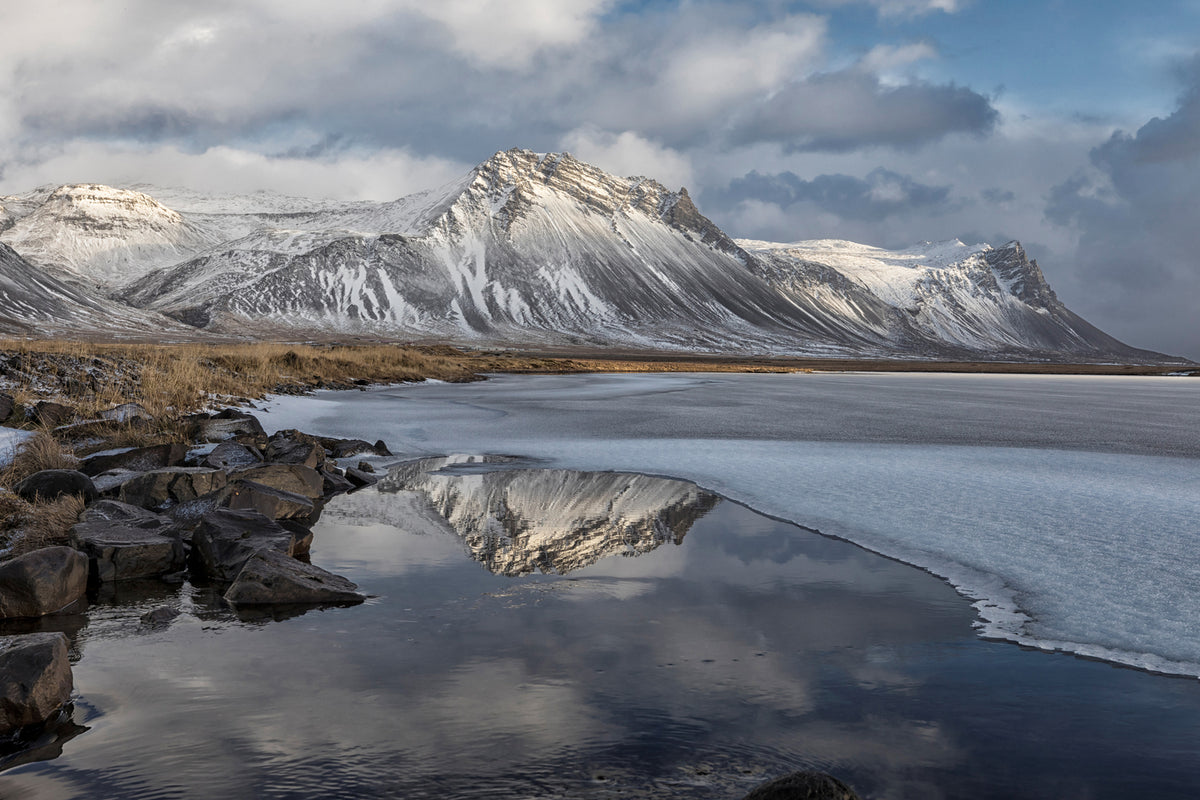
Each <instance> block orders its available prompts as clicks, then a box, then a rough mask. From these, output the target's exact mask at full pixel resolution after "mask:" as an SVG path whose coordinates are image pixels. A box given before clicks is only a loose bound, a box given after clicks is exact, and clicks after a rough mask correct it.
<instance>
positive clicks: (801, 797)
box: [743, 772, 859, 800]
mask: <svg viewBox="0 0 1200 800" xmlns="http://www.w3.org/2000/svg"><path fill="white" fill-rule="evenodd" d="M743 800H859V797H858V795H857V794H855V793H854V790H853V789H851V788H850V787H849V786H847V785H846V784H844V783H842V782H841V781H839V780H838V779H837V778H835V777H833V776H832V775H827V774H826V773H824V772H793V773H792V774H790V775H784V776H783V777H782V778H777V779H775V780H773V781H771V782H769V783H764V784H763V785H761V786H759V787H758V788H756V789H755V790H754V791H752V792H750V794H748V795H746V796H745V798H743Z"/></svg>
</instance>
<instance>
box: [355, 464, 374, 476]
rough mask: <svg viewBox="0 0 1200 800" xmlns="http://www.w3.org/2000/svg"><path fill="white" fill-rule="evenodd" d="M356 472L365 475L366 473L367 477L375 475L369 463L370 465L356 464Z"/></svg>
mask: <svg viewBox="0 0 1200 800" xmlns="http://www.w3.org/2000/svg"><path fill="white" fill-rule="evenodd" d="M358 471H359V472H365V473H367V474H368V475H374V474H375V468H374V467H373V466H371V463H370V462H369V461H360V462H358Z"/></svg>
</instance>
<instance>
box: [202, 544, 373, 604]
mask: <svg viewBox="0 0 1200 800" xmlns="http://www.w3.org/2000/svg"><path fill="white" fill-rule="evenodd" d="M225 599H226V600H227V601H228V602H229V603H231V604H233V605H235V606H247V605H276V604H281V605H309V604H312V605H316V604H323V603H343V604H346V603H361V602H362V601H363V600H364V599H365V597H364V596H363V595H362V594H360V593H359V592H358V586H356V585H355V584H353V583H351V582H350V581H349V580H347V579H346V578H343V577H342V576H340V575H334V574H333V573H332V572H327V571H326V570H323V569H321V568H320V567H314V566H312V565H311V564H305V563H303V562H301V561H297V560H296V559H294V558H290V557H288V556H286V555H283V554H282V553H280V552H277V551H270V550H267V551H262V552H258V553H255V554H254V555H253V556H252V557H251V558H249V559H248V560H247V561H246V564H245V566H244V567H243V568H242V571H241V572H240V573H238V576H237V579H236V580H235V581H234V582H233V585H232V586H230V587H229V590H228V591H227V592H225Z"/></svg>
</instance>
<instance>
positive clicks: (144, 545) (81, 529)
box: [71, 504, 186, 582]
mask: <svg viewBox="0 0 1200 800" xmlns="http://www.w3.org/2000/svg"><path fill="white" fill-rule="evenodd" d="M114 505H116V504H114ZM138 510H141V509H138ZM147 513H149V512H147ZM71 542H72V544H73V545H74V546H75V547H76V548H78V549H79V550H80V551H81V552H83V553H84V554H85V555H87V557H88V561H89V565H90V572H91V574H92V575H93V576H94V577H95V578H96V580H98V581H101V582H107V581H125V580H133V579H136V578H152V577H157V576H160V575H168V574H171V573H175V572H179V571H180V570H182V569H183V568H184V567H185V566H186V558H185V553H184V549H183V541H182V540H181V539H180V537H179V534H178V533H177V532H176V531H175V529H174V525H173V523H172V522H171V520H169V519H166V518H163V517H158V516H157V515H150V517H149V518H141V519H138V518H128V519H96V518H93V519H89V520H86V521H84V522H80V523H79V524H77V525H75V527H74V528H72V529H71Z"/></svg>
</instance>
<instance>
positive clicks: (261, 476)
mask: <svg viewBox="0 0 1200 800" xmlns="http://www.w3.org/2000/svg"><path fill="white" fill-rule="evenodd" d="M229 478H230V480H235V481H236V480H244V481H253V482H254V483H258V484H262V485H263V486H270V487H271V488H272V489H279V490H281V491H284V492H291V493H292V494H298V495H301V496H302V497H307V498H308V499H309V500H319V499H321V498H322V497H323V496H324V495H325V482H324V480H323V479H322V478H321V473H319V472H317V471H316V470H315V469H313V468H312V467H306V466H304V465H303V464H263V465H262V466H259V467H248V468H246V469H239V470H235V471H234V472H232V473H230V475H229Z"/></svg>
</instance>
